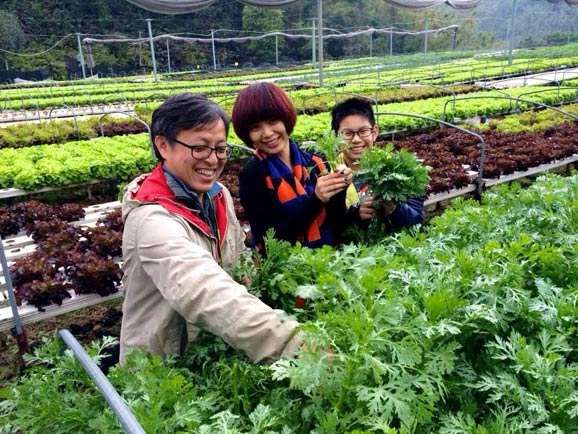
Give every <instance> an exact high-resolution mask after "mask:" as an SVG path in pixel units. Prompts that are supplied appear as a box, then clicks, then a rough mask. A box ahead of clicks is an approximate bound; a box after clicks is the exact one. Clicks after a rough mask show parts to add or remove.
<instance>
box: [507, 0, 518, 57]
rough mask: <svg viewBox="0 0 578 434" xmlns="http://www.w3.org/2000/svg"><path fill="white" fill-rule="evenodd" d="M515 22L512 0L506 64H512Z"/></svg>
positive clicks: (514, 4)
mask: <svg viewBox="0 0 578 434" xmlns="http://www.w3.org/2000/svg"><path fill="white" fill-rule="evenodd" d="M515 24H516V0H512V16H511V19H510V29H509V32H508V33H509V35H508V65H511V64H512V60H513V59H512V58H513V54H514V30H515Z"/></svg>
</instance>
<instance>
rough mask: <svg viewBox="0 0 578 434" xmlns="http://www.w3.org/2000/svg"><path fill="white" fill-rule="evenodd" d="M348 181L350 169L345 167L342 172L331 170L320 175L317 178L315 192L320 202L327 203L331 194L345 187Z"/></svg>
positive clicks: (349, 179) (349, 180)
mask: <svg viewBox="0 0 578 434" xmlns="http://www.w3.org/2000/svg"><path fill="white" fill-rule="evenodd" d="M350 182H351V169H347V170H346V171H344V173H340V172H332V173H329V174H328V175H323V176H320V177H319V178H317V185H316V186H315V194H316V195H317V197H318V198H319V200H320V201H321V202H323V203H327V202H329V200H330V199H331V198H332V197H333V196H335V195H336V194H337V193H339V192H340V191H342V190H344V189H345V188H347V186H348V185H349V183H350Z"/></svg>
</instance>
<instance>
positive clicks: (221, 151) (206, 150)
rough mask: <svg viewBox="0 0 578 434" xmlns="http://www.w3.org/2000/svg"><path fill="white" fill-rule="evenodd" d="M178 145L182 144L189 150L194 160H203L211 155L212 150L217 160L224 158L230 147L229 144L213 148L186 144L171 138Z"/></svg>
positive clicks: (227, 154)
mask: <svg viewBox="0 0 578 434" xmlns="http://www.w3.org/2000/svg"><path fill="white" fill-rule="evenodd" d="M172 140H173V141H174V142H177V143H178V144H179V145H183V146H184V147H185V148H189V149H190V150H191V155H192V156H193V158H194V159H196V160H205V159H207V158H209V157H210V156H211V154H212V153H213V151H214V152H215V155H216V156H217V159H219V160H226V159H227V158H229V157H230V156H231V147H230V146H229V145H220V146H215V147H214V148H213V147H211V146H208V145H188V144H186V143H183V142H181V141H180V140H177V139H172Z"/></svg>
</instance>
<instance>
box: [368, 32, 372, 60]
mask: <svg viewBox="0 0 578 434" xmlns="http://www.w3.org/2000/svg"><path fill="white" fill-rule="evenodd" d="M369 57H373V32H370V33H369Z"/></svg>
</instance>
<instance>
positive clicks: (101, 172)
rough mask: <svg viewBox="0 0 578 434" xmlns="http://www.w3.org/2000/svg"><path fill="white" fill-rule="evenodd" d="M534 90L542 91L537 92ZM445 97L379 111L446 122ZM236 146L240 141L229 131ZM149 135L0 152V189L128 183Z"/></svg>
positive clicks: (384, 124) (320, 128)
mask: <svg viewBox="0 0 578 434" xmlns="http://www.w3.org/2000/svg"><path fill="white" fill-rule="evenodd" d="M534 89H540V88H538V87H536V88H534ZM544 90H547V92H546V93H543V94H535V95H533V96H532V99H533V100H535V101H541V102H548V103H556V102H560V101H567V100H575V98H576V93H575V90H574V89H568V90H562V91H560V93H558V92H557V91H555V90H556V89H555V88H544ZM527 91H528V88H520V89H513V90H511V91H510V93H511V94H512V95H519V94H521V93H524V92H527ZM494 94H495V95H500V94H499V93H497V92H480V93H476V94H470V96H488V95H494ZM446 101H448V98H447V97H444V98H432V99H429V100H420V101H413V102H404V103H394V104H388V105H383V106H379V108H378V111H379V112H407V113H414V114H424V115H427V116H432V117H436V118H442V117H443V107H444V104H445V102H446ZM510 104H511V103H510V101H508V100H503V99H496V100H494V99H487V98H484V99H476V100H473V101H470V100H467V101H464V102H462V103H459V102H458V103H457V104H456V107H455V110H453V109H452V107H451V105H450V110H451V111H450V112H449V113H451V114H452V115H455V116H459V117H461V118H469V117H472V116H475V115H481V114H484V115H492V114H497V113H503V112H506V111H509V110H511V105H510ZM378 122H379V125H380V127H381V128H382V130H392V129H401V128H408V129H412V128H423V127H425V126H428V125H431V122H429V121H424V120H421V119H414V118H407V117H401V116H385V115H381V116H379V120H378ZM329 124H330V121H329V114H328V113H322V114H319V115H313V116H306V115H304V116H300V117H299V120H298V123H297V126H296V128H295V130H294V132H293V137H294V138H295V139H296V140H297V141H298V142H302V141H307V140H316V139H319V138H321V137H323V135H324V134H326V133H327V130H328V127H329ZM230 139H231V141H232V142H235V141H236V142H238V139H237V138H236V137H234V133H233V132H231V137H230ZM148 146H149V145H148V136H146V135H144V134H140V135H133V136H124V137H117V138H113V139H111V138H98V139H94V140H90V141H84V142H69V143H66V144H62V145H41V146H36V147H33V148H22V149H18V150H15V149H2V150H0V188H7V187H17V188H23V189H36V188H38V187H44V186H59V185H66V184H74V183H80V182H86V181H89V180H92V179H99V180H107V179H127V178H129V177H130V176H132V175H134V174H136V173H138V172H139V170H143V171H144V170H148V169H150V167H151V166H152V164H153V160H152V157H151V154H150V151H149V150H148Z"/></svg>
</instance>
